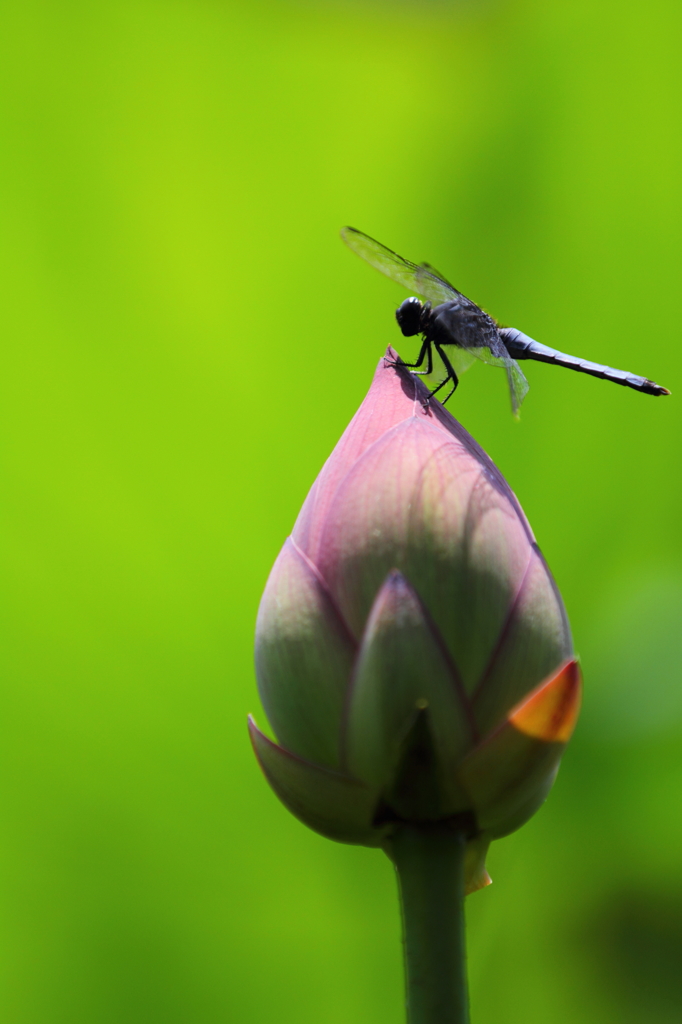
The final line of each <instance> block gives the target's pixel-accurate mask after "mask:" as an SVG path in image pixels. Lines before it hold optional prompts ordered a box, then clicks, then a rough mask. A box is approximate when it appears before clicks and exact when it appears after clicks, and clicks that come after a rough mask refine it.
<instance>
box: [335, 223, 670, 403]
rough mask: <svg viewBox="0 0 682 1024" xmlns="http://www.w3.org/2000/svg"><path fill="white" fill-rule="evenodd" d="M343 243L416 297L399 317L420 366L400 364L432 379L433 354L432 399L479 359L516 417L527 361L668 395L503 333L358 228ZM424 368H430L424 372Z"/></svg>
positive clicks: (432, 275) (640, 380) (434, 276)
mask: <svg viewBox="0 0 682 1024" xmlns="http://www.w3.org/2000/svg"><path fill="white" fill-rule="evenodd" d="M341 238H342V239H343V241H344V242H345V243H346V245H347V246H349V248H351V249H352V250H353V252H354V253H357V255H358V256H361V257H362V258H363V260H366V261H367V262H368V263H369V264H370V265H371V266H373V267H375V269H376V270H380V271H381V273H382V274H385V275H386V276H387V277H390V278H391V279H392V280H393V281H397V283H398V284H400V285H403V287H405V288H407V289H408V290H409V291H411V292H414V293H415V295H413V296H411V297H410V298H409V299H405V300H404V302H402V303H401V305H400V306H399V308H398V309H397V310H396V314H395V315H396V320H397V321H398V326H399V327H400V330H401V331H402V333H403V335H404V336H405V337H406V338H410V337H414V336H415V335H417V334H420V335H421V337H422V345H421V349H420V351H419V355H418V356H417V360H416V362H414V363H405V362H403V361H402V360H400V363H401V365H402V366H406V367H408V368H409V369H411V370H414V371H415V373H418V374H422V375H423V376H430V375H431V374H432V373H433V352H434V349H435V351H436V353H437V354H438V356H439V357H440V359H441V361H442V363H443V366H444V367H445V377H444V378H443V380H442V381H441V382H440V384H438V386H437V387H435V388H434V389H433V390H432V391H431V392H430V394H429V398H433V396H434V395H436V394H437V393H438V392H439V391H441V389H442V388H445V387H447V385H448V384H449V385H450V391H449V392H448V394H447V395H446V397H445V398H444V399H443V405H445V403H446V402H447V401H448V399H450V398H451V397H452V395H453V394H454V392H455V390H456V388H457V385H458V383H459V377H460V374H462V373H463V372H464V371H465V370H466V369H468V368H469V367H470V366H471V365H472V364H473V363H474V361H475V360H476V359H479V360H481V361H482V362H484V363H488V364H489V365H491V366H498V367H501V368H503V369H504V370H505V371H506V374H507V380H508V382H509V393H510V395H511V403H512V411H513V413H514V415H515V416H518V412H519V408H520V406H521V402H522V401H523V399H524V398H525V397H526V394H527V393H528V381H527V380H526V378H525V377H524V375H523V372H522V371H521V368H520V366H519V363H518V361H519V360H523V359H535V360H538V361H539V362H541V363H553V364H554V365H555V366H564V367H566V369H568V370H577V371H578V372H579V373H589V374H591V375H592V376H593V377H601V378H602V379H603V380H610V381H612V382H613V383H614V384H622V385H623V386H624V387H628V388H634V389H635V391H641V392H643V393H644V394H645V395H669V394H670V392H669V391H668V389H667V388H664V387H661V385H660V384H656V383H654V381H652V380H648V379H647V378H646V377H638V376H637V375H636V374H634V373H628V372H627V371H626V370H614V369H613V367H611V366H603V365H602V364H601V363H592V362H590V361H589V360H587V359H578V358H576V356H569V355H566V353H564V352H558V351H557V350H556V349H553V348H549V347H548V346H547V345H541V344H540V342H538V341H534V340H533V339H532V338H529V337H528V335H527V334H523V333H522V332H521V331H517V330H516V329H515V328H513V327H502V326H501V325H500V324H498V323H497V321H496V320H494V319H493V318H492V317H491V316H489V315H488V313H486V312H485V311H484V310H483V309H481V307H480V306H477V305H476V303H475V302H473V301H472V300H471V299H468V298H467V297H466V295H463V294H462V292H460V291H458V290H457V288H455V287H454V285H451V284H450V282H449V281H447V280H446V278H445V277H443V275H442V274H440V273H439V272H438V271H437V270H435V269H434V268H433V267H432V266H430V264H428V263H420V264H417V263H410V261H409V260H406V259H403V257H402V256H399V255H398V254H397V253H396V252H393V250H392V249H388V248H386V246H385V245H382V244H381V242H377V241H376V240H375V239H374V238H370V237H369V235H365V234H364V233H363V232H362V231H358V230H357V228H351V227H345V228H342V229H341ZM417 296H419V298H418V297H417ZM422 300H424V301H422ZM446 349H447V351H446ZM425 363H426V368H425V369H423V370H420V367H421V366H424V364H425ZM427 402H428V399H427Z"/></svg>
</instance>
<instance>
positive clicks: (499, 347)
mask: <svg viewBox="0 0 682 1024" xmlns="http://www.w3.org/2000/svg"><path fill="white" fill-rule="evenodd" d="M477 341H478V344H477V343H476V342H477ZM481 341H482V342H483V344H481V343H480V342H481ZM465 352H466V353H467V354H471V355H473V356H475V358H476V359H480V360H481V362H483V363H487V364H488V365H489V366H500V367H503V368H504V369H505V370H506V373H507V380H508V382H509V394H510V396H511V404H512V411H513V413H514V415H515V416H518V414H519V408H520V407H521V403H522V402H523V400H524V398H525V397H526V395H527V394H528V381H527V380H526V378H525V376H524V374H523V372H522V370H521V367H520V366H519V364H518V363H517V362H516V360H515V359H512V357H511V356H510V355H509V352H508V351H507V349H506V347H505V344H504V342H503V340H502V338H501V337H500V334H499V331H498V329H497V327H496V326H495V324H494V323H493V322H492V321H490V322H489V324H486V326H485V327H482V325H481V324H479V329H478V331H476V332H475V335H473V337H472V343H471V344H470V345H469V346H467V348H466V349H465Z"/></svg>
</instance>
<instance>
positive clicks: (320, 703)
mask: <svg viewBox="0 0 682 1024" xmlns="http://www.w3.org/2000/svg"><path fill="white" fill-rule="evenodd" d="M354 656H355V642H354V641H353V639H352V638H351V636H350V634H349V632H348V630H347V629H346V627H345V625H344V623H343V621H342V620H341V618H340V616H339V614H338V612H337V610H336V608H335V606H334V603H333V601H332V599H331V597H330V595H329V592H328V591H327V589H326V587H325V585H324V582H323V580H322V579H321V578H320V577H319V574H317V573H316V571H315V569H314V568H313V567H312V566H311V564H310V562H309V561H308V560H307V559H306V558H305V556H304V555H303V554H302V553H301V552H300V551H299V550H298V548H297V547H296V546H295V544H293V542H292V541H291V540H288V541H287V542H286V544H285V545H284V547H283V548H282V551H281V552H280V555H279V557H278V559H277V561H276V562H275V565H274V567H273V570H272V572H271V573H270V578H269V579H268V583H267V586H266V588H265V593H264V594H263V598H262V600H261V605H260V609H259V611H258V624H257V626H256V672H257V675H258V690H259V693H260V696H261V700H262V701H263V707H264V708H265V713H266V715H267V716H268V720H269V722H270V724H271V726H272V728H273V730H274V732H275V735H276V736H277V739H278V740H279V741H280V743H282V744H284V746H285V747H287V748H288V749H290V750H294V751H296V753H297V754H300V755H301V756H302V757H305V758H308V759H309V760H311V761H315V762H319V763H320V764H325V765H327V766H328V767H330V768H338V767H339V742H340V736H341V720H342V714H343V703H344V694H345V692H346V688H347V685H348V682H349V680H350V676H351V671H352V667H353V659H354Z"/></svg>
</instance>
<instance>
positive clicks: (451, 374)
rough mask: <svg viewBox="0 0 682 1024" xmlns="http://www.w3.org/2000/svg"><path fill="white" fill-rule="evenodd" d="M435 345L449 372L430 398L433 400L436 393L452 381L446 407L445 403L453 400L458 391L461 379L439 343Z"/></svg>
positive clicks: (445, 400) (444, 401)
mask: <svg viewBox="0 0 682 1024" xmlns="http://www.w3.org/2000/svg"><path fill="white" fill-rule="evenodd" d="M434 344H435V346H436V352H437V353H438V355H439V356H440V357H441V359H442V360H443V364H444V366H445V369H446V371H447V377H446V378H445V380H443V381H441V383H440V384H439V385H438V387H437V388H434V389H433V391H432V392H431V394H430V396H429V397H430V398H433V396H434V395H435V394H436V392H437V391H440V389H441V388H444V387H445V385H446V384H447V382H448V381H452V389H451V390H450V391H449V392H448V395H447V398H444V399H443V405H445V403H446V402H447V401H448V399H450V398H452V396H453V395H454V393H455V391H456V390H457V385H458V384H459V377H458V376H457V374H456V373H455V370H454V367H453V365H452V363H451V362H450V360H449V359H448V357H447V356H446V354H445V352H443V349H442V348H441V346H440V345H439V344H438V342H434Z"/></svg>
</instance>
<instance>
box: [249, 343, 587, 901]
mask: <svg viewBox="0 0 682 1024" xmlns="http://www.w3.org/2000/svg"><path fill="white" fill-rule="evenodd" d="M387 355H388V357H389V358H388V359H386V360H382V361H381V362H380V364H379V367H378V369H377V372H376V375H375V377H374V381H373V383H372V386H371V388H370V390H369V393H368V394H367V397H366V398H365V400H364V402H363V403H362V405H361V407H360V409H359V410H358V412H357V413H356V415H355V417H354V419H353V420H352V422H351V423H350V425H349V427H348V428H347V430H346V431H345V433H344V435H343V437H342V438H341V440H340V441H339V443H338V444H337V446H336V448H335V449H334V451H333V452H332V454H331V456H330V458H329V459H328V461H327V463H326V464H325V466H324V467H323V469H322V472H321V473H320V475H319V477H318V478H317V480H316V481H315V483H314V485H313V487H312V490H311V491H310V494H309V495H308V498H307V499H306V502H305V504H304V506H303V508H302V510H301V513H300V515H299V517H298V519H297V521H296V524H295V526H294V530H293V533H292V535H291V537H290V538H289V539H288V540H287V541H286V543H285V545H284V547H283V549H282V551H281V553H280V555H279V557H278V559H277V561H276V563H275V565H274V568H273V570H272V572H271V574H270V578H269V580H268V583H267V586H266V588H265V593H264V595H263V599H262V601H261V605H260V610H259V614H258V624H257V630H256V670H257V676H258V686H259V692H260V695H261V699H262V702H263V707H264V709H265V712H266V714H267V716H268V719H269V721H270V724H271V726H272V728H273V730H274V733H275V735H276V736H277V740H278V743H274V742H272V741H271V740H270V739H268V738H267V737H266V736H265V735H264V734H263V733H262V732H261V731H260V730H259V729H258V728H257V726H256V725H255V723H254V722H253V721H252V720H250V731H251V738H252V741H253V745H254V748H255V752H256V755H257V757H258V759H259V761H260V764H261V766H262V768H263V771H264V773H265V775H266V778H267V779H268V781H269V782H270V785H271V786H272V788H273V789H274V791H275V793H276V794H277V795H278V796H279V797H280V799H281V800H282V801H283V803H284V804H285V805H286V806H287V807H288V808H289V809H290V810H291V811H292V812H293V813H294V814H295V815H297V816H298V817H299V818H300V819H301V820H302V821H303V822H305V823H306V824H307V825H309V826H310V827H311V828H313V829H315V830H316V831H318V832H320V833H322V834H323V835H325V836H328V837H330V838H332V839H336V840H340V841H341V842H349V843H360V844H365V845H367V846H382V845H385V844H386V843H387V842H389V841H390V836H391V833H392V831H393V830H394V829H395V828H396V826H397V824H398V823H400V822H445V821H452V822H453V823H455V824H456V826H457V827H458V828H460V829H462V828H463V829H465V831H466V834H467V836H468V842H469V847H468V860H467V869H466V870H467V888H468V890H469V891H472V890H473V889H476V888H479V887H480V886H481V885H484V884H486V883H487V882H488V881H489V879H488V876H487V874H486V872H485V867H484V859H485V852H486V850H487V847H488V845H489V843H490V841H491V839H494V838H497V837H499V836H503V835H505V834H507V833H508V832H511V831H513V830H514V829H516V828H518V827H519V826H520V825H522V824H523V823H524V822H525V821H526V820H527V819H528V818H529V817H530V816H531V815H532V814H533V813H534V812H535V811H536V810H537V808H538V807H539V806H540V804H541V803H542V802H543V800H544V799H545V797H546V795H547V793H548V791H549V789H550V787H551V785H552V782H553V780H554V776H555V774H556V771H557V767H558V764H559V759H560V757H561V753H562V751H563V749H564V747H565V745H566V742H567V741H568V739H569V737H570V735H571V732H572V729H573V726H574V724H575V720H576V716H577V712H578V706H579V697H580V677H579V670H578V667H577V664H576V661H575V660H574V658H573V654H572V645H571V636H570V631H569V627H568V623H567V620H566V615H565V612H564V607H563V604H562V601H561V598H560V596H559V593H558V591H557V588H556V586H555V584H554V581H553V579H552V577H551V575H550V572H549V570H548V568H547V565H546V564H545V561H544V558H543V557H542V554H541V553H540V550H539V548H538V546H537V545H536V543H535V541H534V538H533V534H532V533H531V530H530V527H529V525H528V522H527V521H526V518H525V516H524V514H523V512H522V511H521V509H520V507H519V504H518V502H517V501H516V498H515V497H514V495H513V493H512V491H511V490H510V488H509V486H508V485H507V483H506V482H505V480H504V479H503V477H502V476H501V474H500V472H499V471H498V470H497V468H496V467H495V466H494V464H493V463H492V462H491V460H490V459H489V458H488V456H487V455H486V454H485V453H484V452H483V451H482V450H481V448H480V447H479V446H478V445H477V444H476V442H475V441H474V440H473V438H472V437H470V436H469V434H467V432H466V431H465V430H464V429H463V428H462V427H461V426H460V424H459V423H457V421H456V420H454V419H453V418H452V416H450V414H449V413H447V412H446V411H445V410H444V409H443V407H442V406H440V405H439V404H438V403H437V402H435V401H434V402H431V403H430V404H425V402H424V399H425V396H426V394H427V392H426V390H425V388H424V387H423V385H422V384H421V382H420V381H419V380H418V378H417V377H415V376H414V375H412V374H410V373H409V372H408V371H407V370H406V369H405V368H404V367H401V366H400V365H395V359H396V355H395V353H394V352H392V350H390V349H389V351H388V353H387Z"/></svg>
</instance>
